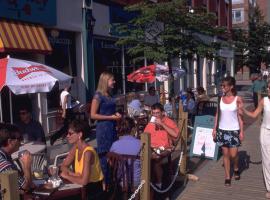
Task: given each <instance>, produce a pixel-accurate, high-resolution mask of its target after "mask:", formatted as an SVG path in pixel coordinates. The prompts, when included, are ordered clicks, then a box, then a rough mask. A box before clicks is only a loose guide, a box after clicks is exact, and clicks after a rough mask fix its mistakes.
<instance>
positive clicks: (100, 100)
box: [91, 72, 121, 183]
mask: <svg viewBox="0 0 270 200" xmlns="http://www.w3.org/2000/svg"><path fill="white" fill-rule="evenodd" d="M114 85H115V80H114V76H113V74H111V73H110V72H103V73H102V74H101V75H100V77H99V82H98V87H97V90H96V93H95V95H94V98H93V100H92V105H91V119H94V120H97V126H96V138H97V152H98V154H99V158H100V162H101V168H102V171H103V174H104V176H105V183H107V182H108V177H109V174H108V173H107V159H106V153H107V152H109V151H110V148H111V146H112V143H113V142H114V141H115V140H116V139H117V137H116V136H117V134H116V121H117V120H120V119H121V115H120V114H119V113H117V112H116V104H115V99H114V98H113V97H112V95H111V91H112V89H113V88H114Z"/></svg>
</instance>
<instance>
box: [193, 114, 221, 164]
mask: <svg viewBox="0 0 270 200" xmlns="http://www.w3.org/2000/svg"><path fill="white" fill-rule="evenodd" d="M214 121H215V117H214V116H211V115H202V116H196V117H195V123H194V129H193V134H192V143H191V147H190V157H192V156H200V157H205V158H209V159H213V160H217V158H218V146H217V145H216V143H215V142H214V141H213V137H212V131H213V127H214Z"/></svg>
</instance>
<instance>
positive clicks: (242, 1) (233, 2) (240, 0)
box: [232, 0, 244, 4]
mask: <svg viewBox="0 0 270 200" xmlns="http://www.w3.org/2000/svg"><path fill="white" fill-rule="evenodd" d="M240 3H244V0H232V4H240Z"/></svg>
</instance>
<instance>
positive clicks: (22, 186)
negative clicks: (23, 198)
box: [0, 123, 32, 192]
mask: <svg viewBox="0 0 270 200" xmlns="http://www.w3.org/2000/svg"><path fill="white" fill-rule="evenodd" d="M21 141H22V136H21V134H20V131H19V129H18V127H16V126H15V125H12V124H6V123H0V173H3V172H6V171H9V170H15V171H18V187H19V190H21V191H22V192H23V190H24V191H27V190H29V189H30V188H31V187H32V178H31V164H32V156H31V154H30V153H29V152H28V151H25V152H24V153H23V155H21V156H20V158H19V160H20V163H21V168H22V171H20V170H19V169H18V168H17V166H16V165H15V163H14V162H13V160H12V158H11V154H13V153H14V152H16V151H18V150H19V147H20V145H21Z"/></svg>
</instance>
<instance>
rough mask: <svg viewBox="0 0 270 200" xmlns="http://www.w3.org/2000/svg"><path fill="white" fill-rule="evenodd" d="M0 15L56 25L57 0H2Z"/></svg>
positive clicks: (0, 2) (0, 0)
mask: <svg viewBox="0 0 270 200" xmlns="http://www.w3.org/2000/svg"><path fill="white" fill-rule="evenodd" d="M0 17H3V18H8V19H14V20H21V21H26V22H33V23H40V24H44V25H50V26H53V25H56V1H55V0H31V1H29V0H0Z"/></svg>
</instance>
